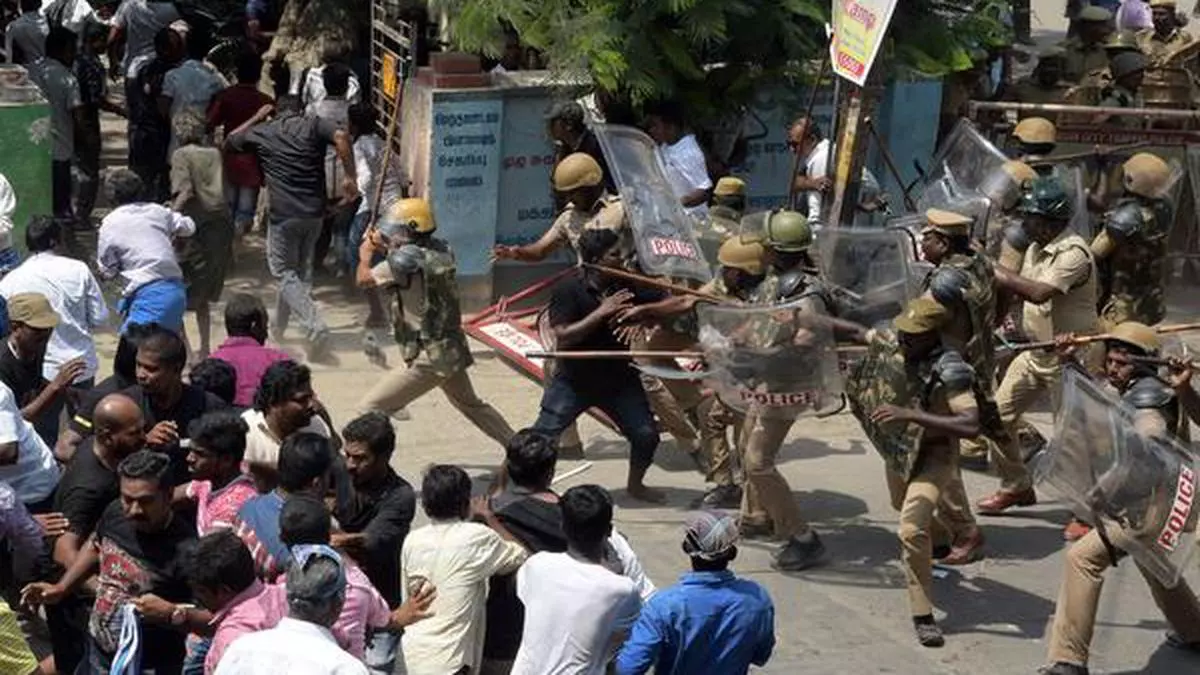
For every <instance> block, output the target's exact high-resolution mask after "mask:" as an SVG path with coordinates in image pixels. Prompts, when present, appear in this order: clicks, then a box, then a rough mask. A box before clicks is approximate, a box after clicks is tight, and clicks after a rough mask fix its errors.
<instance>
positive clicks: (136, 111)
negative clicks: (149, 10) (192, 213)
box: [125, 0, 184, 202]
mask: <svg viewBox="0 0 1200 675" xmlns="http://www.w3.org/2000/svg"><path fill="white" fill-rule="evenodd" d="M142 4H145V2H144V0H143V2H142ZM152 4H155V5H159V4H166V3H160V2H154V3H152ZM183 56H184V46H183V36H182V35H180V34H179V33H178V32H176V31H175V30H173V29H171V28H162V29H161V30H159V31H158V33H157V34H156V35H154V56H153V59H152V60H150V61H149V62H147V63H145V64H144V65H142V66H140V67H138V68H137V73H136V75H127V76H126V80H125V93H126V99H125V100H126V105H128V106H129V168H130V169H132V170H133V171H134V172H135V173H136V174H137V175H138V177H139V178H141V179H142V183H143V184H144V185H145V188H146V197H147V198H149V199H151V200H153V201H157V202H165V201H166V200H167V199H168V198H169V197H170V185H169V183H168V178H169V174H170V168H171V164H170V160H171V155H170V153H169V149H170V145H171V120H170V119H169V118H168V117H166V116H165V115H163V113H162V111H161V110H160V108H159V105H158V99H159V97H160V96H162V91H163V81H164V80H165V79H166V76H167V73H168V72H169V71H170V70H171V69H172V68H174V67H175V66H176V65H178V64H179V62H180V61H181V60H182V59H183Z"/></svg>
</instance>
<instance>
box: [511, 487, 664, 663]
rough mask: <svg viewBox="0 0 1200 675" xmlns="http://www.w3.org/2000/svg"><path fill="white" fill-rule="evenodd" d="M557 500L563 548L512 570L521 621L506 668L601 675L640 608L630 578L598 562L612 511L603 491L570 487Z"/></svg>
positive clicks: (602, 553)
mask: <svg viewBox="0 0 1200 675" xmlns="http://www.w3.org/2000/svg"><path fill="white" fill-rule="evenodd" d="M559 506H560V508H561V509H562V518H563V534H565V535H566V538H567V550H566V552H564V553H550V552H542V553H536V554H534V555H533V556H532V557H530V558H529V560H528V561H526V563H525V564H524V565H522V566H521V568H520V569H519V570H517V595H518V596H519V597H520V598H521V602H523V603H524V604H525V626H524V630H523V634H522V637H521V648H520V649H519V650H518V651H517V658H516V661H515V662H514V664H513V669H512V673H513V675H538V674H540V673H552V672H562V671H564V670H567V669H570V670H571V671H572V672H577V673H583V674H585V675H602V673H604V672H605V666H606V664H607V663H608V661H609V659H610V657H611V656H612V652H613V649H614V647H615V646H616V645H617V644H620V642H621V641H622V638H623V636H624V635H625V633H626V632H627V631H628V630H629V627H630V626H631V625H632V624H633V621H634V619H636V618H637V615H638V611H639V610H640V609H641V604H642V603H641V598H640V596H639V595H638V589H637V586H636V585H635V584H634V583H633V581H632V580H630V579H628V578H626V577H623V576H621V575H619V574H614V573H613V572H612V571H610V570H608V569H606V568H605V566H604V550H605V545H606V543H607V541H608V537H609V534H611V532H612V516H613V505H612V498H611V497H610V496H609V494H608V491H607V490H605V489H604V488H602V487H600V486H598V485H581V486H578V487H573V488H571V489H570V490H567V491H566V492H565V493H564V494H563V496H562V499H561V501H560V502H559Z"/></svg>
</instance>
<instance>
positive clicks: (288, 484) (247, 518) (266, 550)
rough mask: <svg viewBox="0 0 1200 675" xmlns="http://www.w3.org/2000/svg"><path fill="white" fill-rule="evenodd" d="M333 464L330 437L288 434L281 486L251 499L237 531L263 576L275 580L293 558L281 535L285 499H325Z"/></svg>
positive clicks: (282, 455)
mask: <svg viewBox="0 0 1200 675" xmlns="http://www.w3.org/2000/svg"><path fill="white" fill-rule="evenodd" d="M332 465H333V449H332V448H331V447H330V446H329V439H327V438H323V437H321V436H318V435H316V434H310V433H298V434H294V435H292V436H289V437H288V438H287V440H285V441H284V442H283V444H282V445H281V446H280V448H279V487H276V488H275V489H274V490H272V491H270V492H268V493H267V494H264V495H259V496H257V497H254V498H252V499H250V500H248V501H247V502H246V503H245V504H243V505H242V508H241V509H240V510H239V511H238V514H237V519H236V525H235V526H234V531H235V532H237V535H238V536H239V537H241V539H242V541H244V542H245V543H246V546H247V547H248V548H249V549H250V553H251V554H252V555H253V556H254V569H255V571H256V572H257V573H258V576H259V578H260V579H263V580H264V581H274V580H275V578H276V577H278V576H279V574H280V573H281V572H282V571H283V570H284V569H285V568H286V567H287V565H288V563H289V562H290V560H291V553H290V552H289V551H288V549H287V546H285V545H284V544H283V541H282V540H281V539H280V536H279V514H280V512H282V511H283V504H284V502H285V501H286V500H287V499H288V498H289V497H290V496H292V495H295V494H308V495H312V496H314V497H317V498H323V497H324V496H325V493H326V491H327V490H328V488H329V480H330V478H329V469H330V467H331V466H332Z"/></svg>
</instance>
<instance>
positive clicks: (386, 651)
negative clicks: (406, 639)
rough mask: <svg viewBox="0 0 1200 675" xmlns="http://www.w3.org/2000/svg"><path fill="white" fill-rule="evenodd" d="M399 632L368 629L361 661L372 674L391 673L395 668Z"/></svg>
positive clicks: (383, 674) (389, 674)
mask: <svg viewBox="0 0 1200 675" xmlns="http://www.w3.org/2000/svg"><path fill="white" fill-rule="evenodd" d="M399 646H400V634H399V633H392V632H389V631H368V633H367V645H366V651H365V652H364V653H363V662H364V663H366V664H367V669H368V670H370V671H371V673H372V675H392V672H393V671H394V670H395V669H396V653H397V652H398V651H399Z"/></svg>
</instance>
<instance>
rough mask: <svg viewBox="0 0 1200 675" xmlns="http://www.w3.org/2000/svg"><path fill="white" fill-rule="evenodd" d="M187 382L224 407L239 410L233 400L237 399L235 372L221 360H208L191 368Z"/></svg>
mask: <svg viewBox="0 0 1200 675" xmlns="http://www.w3.org/2000/svg"><path fill="white" fill-rule="evenodd" d="M188 382H189V383H190V384H193V385H195V386H197V387H200V388H201V389H203V390H204V391H206V392H208V393H210V394H212V395H213V396H216V397H217V398H218V399H220V400H221V402H222V403H224V404H225V405H227V406H229V407H231V408H234V409H236V410H237V411H238V412H239V413H240V412H241V408H239V407H238V406H237V405H236V404H235V403H234V399H235V398H236V397H237V371H236V370H234V369H233V366H231V365H229V364H228V363H226V362H225V361H222V360H221V359H213V358H208V359H204V360H203V361H201V362H200V363H197V364H196V365H194V366H192V369H191V370H189V371H188Z"/></svg>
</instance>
